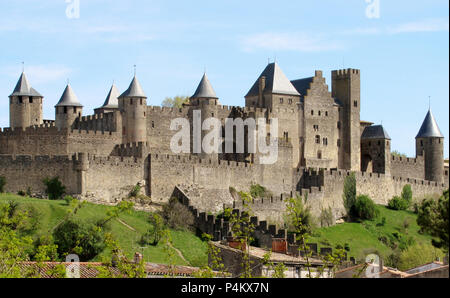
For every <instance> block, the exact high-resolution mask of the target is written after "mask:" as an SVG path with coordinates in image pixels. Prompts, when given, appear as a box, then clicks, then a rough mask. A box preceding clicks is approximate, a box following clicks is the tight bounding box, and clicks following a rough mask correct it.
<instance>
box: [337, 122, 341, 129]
mask: <svg viewBox="0 0 450 298" xmlns="http://www.w3.org/2000/svg"><path fill="white" fill-rule="evenodd" d="M337 128H338V129H341V121H339V122H338V123H337Z"/></svg>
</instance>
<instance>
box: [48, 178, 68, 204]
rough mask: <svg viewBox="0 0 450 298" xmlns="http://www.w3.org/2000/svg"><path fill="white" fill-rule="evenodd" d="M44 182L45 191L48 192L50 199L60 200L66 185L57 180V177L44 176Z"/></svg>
mask: <svg viewBox="0 0 450 298" xmlns="http://www.w3.org/2000/svg"><path fill="white" fill-rule="evenodd" d="M43 182H44V184H45V186H46V189H45V192H46V193H47V194H48V198H49V199H50V200H61V199H62V196H63V194H64V193H65V192H66V187H65V186H64V185H63V184H62V182H61V181H60V180H59V177H54V178H51V179H50V178H48V177H47V178H45V179H44V181H43Z"/></svg>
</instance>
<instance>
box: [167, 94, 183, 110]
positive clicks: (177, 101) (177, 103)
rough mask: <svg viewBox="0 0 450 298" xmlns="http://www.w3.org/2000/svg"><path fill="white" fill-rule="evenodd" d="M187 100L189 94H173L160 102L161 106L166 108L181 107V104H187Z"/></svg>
mask: <svg viewBox="0 0 450 298" xmlns="http://www.w3.org/2000/svg"><path fill="white" fill-rule="evenodd" d="M188 102H189V96H175V97H166V99H164V101H163V102H162V104H161V106H163V107H167V108H179V109H180V108H182V107H183V104H187V103H188Z"/></svg>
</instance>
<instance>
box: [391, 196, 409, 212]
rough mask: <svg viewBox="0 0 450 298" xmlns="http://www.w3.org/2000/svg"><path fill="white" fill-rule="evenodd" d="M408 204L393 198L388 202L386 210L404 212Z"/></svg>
mask: <svg viewBox="0 0 450 298" xmlns="http://www.w3.org/2000/svg"><path fill="white" fill-rule="evenodd" d="M408 205H409V204H408V202H407V201H406V200H404V199H403V198H400V197H397V196H395V197H393V198H392V199H391V200H389V203H388V208H389V209H392V210H406V209H408V207H409V206H408Z"/></svg>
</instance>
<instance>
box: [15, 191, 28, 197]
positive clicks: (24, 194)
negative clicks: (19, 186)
mask: <svg viewBox="0 0 450 298" xmlns="http://www.w3.org/2000/svg"><path fill="white" fill-rule="evenodd" d="M17 195H19V196H21V197H24V196H26V195H27V193H26V192H25V191H23V190H19V191H18V192H17Z"/></svg>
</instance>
